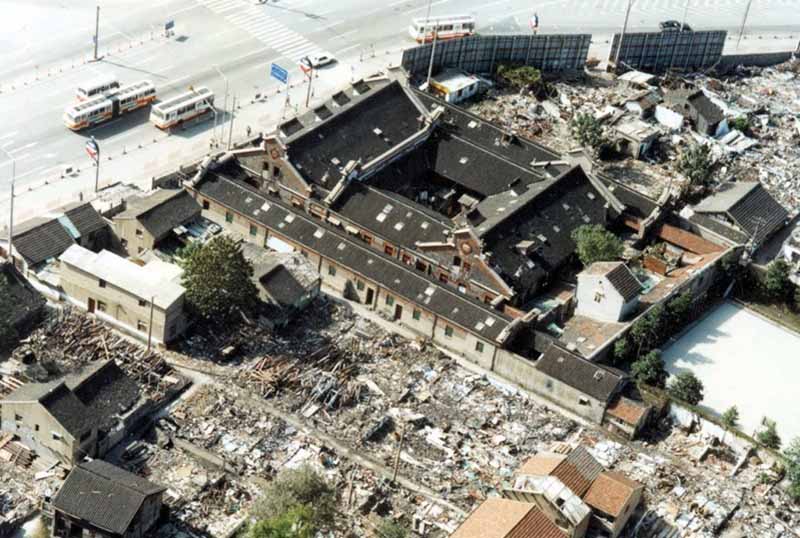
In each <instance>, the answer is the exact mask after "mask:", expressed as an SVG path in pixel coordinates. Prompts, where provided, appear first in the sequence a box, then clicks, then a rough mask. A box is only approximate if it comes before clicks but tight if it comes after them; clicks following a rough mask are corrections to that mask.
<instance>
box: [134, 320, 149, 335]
mask: <svg viewBox="0 0 800 538" xmlns="http://www.w3.org/2000/svg"><path fill="white" fill-rule="evenodd" d="M136 330H137V331H139V332H147V323H145V322H144V321H142V320H138V321H137V322H136Z"/></svg>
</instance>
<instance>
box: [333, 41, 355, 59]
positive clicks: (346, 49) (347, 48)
mask: <svg viewBox="0 0 800 538" xmlns="http://www.w3.org/2000/svg"><path fill="white" fill-rule="evenodd" d="M360 46H361V43H356V44H355V45H350V46H349V47H345V48H343V49H339V50H337V51H336V52H335V53H334V54H336V55H337V56H339V55H341V54H342V53H343V52H345V51H348V50H352V49H354V48H356V47H360Z"/></svg>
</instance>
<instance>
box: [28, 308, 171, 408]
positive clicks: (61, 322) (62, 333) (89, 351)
mask: <svg viewBox="0 0 800 538" xmlns="http://www.w3.org/2000/svg"><path fill="white" fill-rule="evenodd" d="M12 358H13V359H16V360H17V361H18V362H19V363H20V364H23V365H26V366H24V367H22V369H21V371H20V372H19V377H21V378H22V379H24V380H26V381H36V382H45V381H49V380H51V379H54V378H56V377H59V376H61V375H63V374H67V373H71V372H74V371H76V370H79V369H80V368H82V367H84V366H86V365H87V364H90V363H93V362H96V361H105V360H109V359H113V360H114V361H115V362H116V363H117V364H118V365H119V366H120V368H122V369H123V370H124V371H125V373H127V374H128V375H129V376H131V377H132V378H133V379H135V380H136V381H138V382H139V384H140V386H141V387H142V390H143V391H144V393H145V394H146V395H147V396H148V397H150V398H152V399H154V400H160V399H162V398H164V397H167V396H169V395H171V394H173V392H174V391H179V390H181V389H182V388H184V386H185V383H186V381H185V380H184V379H182V378H181V376H179V375H177V374H176V373H175V372H174V371H173V370H172V368H171V367H170V366H169V365H168V364H167V363H166V362H165V361H164V359H163V357H162V356H161V355H160V354H159V353H158V352H155V351H147V350H146V348H145V347H143V346H141V345H138V344H134V343H132V342H131V341H129V340H126V339H125V338H123V337H121V336H119V335H117V334H116V333H115V332H114V331H112V330H111V329H110V328H108V327H107V326H106V325H104V324H103V323H101V322H100V321H97V320H95V319H92V318H91V317H89V316H87V315H85V314H83V313H81V312H79V311H77V310H74V309H69V308H67V309H60V310H57V311H55V312H54V313H53V314H52V315H51V317H50V318H49V319H48V320H47V322H46V323H45V324H44V325H43V326H42V327H40V328H39V329H37V330H36V331H34V332H33V333H32V334H31V335H30V336H29V337H28V338H26V339H25V340H23V341H22V342H21V343H20V345H19V346H18V347H17V348H16V349H15V350H14V353H13V354H12Z"/></svg>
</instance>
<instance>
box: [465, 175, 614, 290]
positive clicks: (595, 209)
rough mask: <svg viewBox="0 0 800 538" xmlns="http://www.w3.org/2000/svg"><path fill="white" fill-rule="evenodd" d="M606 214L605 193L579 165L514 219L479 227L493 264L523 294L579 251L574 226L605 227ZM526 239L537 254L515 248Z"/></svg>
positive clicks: (533, 288) (513, 217) (534, 199)
mask: <svg viewBox="0 0 800 538" xmlns="http://www.w3.org/2000/svg"><path fill="white" fill-rule="evenodd" d="M607 216H608V210H607V209H606V199H605V198H604V197H603V194H602V193H601V192H600V191H599V190H598V189H597V188H595V186H594V185H593V184H592V183H591V181H589V179H588V177H587V176H586V174H585V173H583V170H582V169H581V168H580V167H575V168H574V169H573V170H571V171H570V172H568V173H566V174H564V175H563V176H562V177H561V178H560V179H559V180H558V181H557V182H555V183H553V184H552V185H550V186H549V187H548V188H547V189H545V190H544V191H543V192H541V193H537V196H536V197H535V198H533V200H531V201H530V202H529V203H528V204H527V205H525V207H524V208H522V209H519V210H517V212H516V214H514V215H513V216H512V217H511V218H509V219H505V220H503V221H502V222H501V223H500V224H499V225H495V226H494V227H493V228H491V229H490V230H484V229H483V224H482V223H481V222H478V223H475V224H474V226H475V228H476V230H477V232H478V234H479V235H482V236H483V239H484V242H485V244H486V250H489V251H491V253H492V254H491V257H490V262H491V264H492V265H493V266H496V268H498V269H499V271H498V272H499V273H501V274H502V276H503V278H504V280H506V282H508V283H509V284H510V285H512V286H513V287H514V289H515V290H516V292H517V293H519V294H521V295H522V296H524V294H525V293H527V292H528V291H531V292H533V291H535V290H536V289H537V288H538V287H539V284H540V282H541V281H542V280H543V279H545V278H546V277H547V276H548V275H549V274H550V273H552V272H553V271H555V270H557V269H558V268H560V267H561V266H562V265H563V264H564V263H566V262H567V260H568V259H569V258H570V256H572V254H573V253H574V252H575V243H574V241H573V240H572V237H571V235H572V231H573V230H575V229H576V228H578V227H579V226H582V225H584V224H600V225H603V226H605V224H606V222H607V220H608V218H607ZM543 239H544V240H543ZM522 241H532V242H533V244H534V252H533V253H532V254H529V255H527V256H526V255H524V254H522V253H520V252H518V251H517V250H516V248H515V247H516V245H517V244H518V243H520V242H522Z"/></svg>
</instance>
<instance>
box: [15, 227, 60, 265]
mask: <svg viewBox="0 0 800 538" xmlns="http://www.w3.org/2000/svg"><path fill="white" fill-rule="evenodd" d="M73 244H75V240H74V239H73V238H72V236H71V235H70V234H69V232H67V230H66V229H65V228H64V227H63V226H62V225H61V223H60V222H58V220H57V219H53V220H50V221H47V222H45V223H44V224H40V225H39V226H36V227H35V228H33V229H31V230H28V231H26V232H23V233H22V234H20V235H16V234H14V250H15V251H16V252H18V253H19V254H20V255H21V256H22V257H23V258H25V261H26V262H28V264H29V265H36V264H39V263H41V262H43V261H46V260H49V259H52V258H57V257H59V256H60V255H61V254H63V253H64V251H65V250H67V249H68V248H69V247H70V246H72V245H73Z"/></svg>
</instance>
